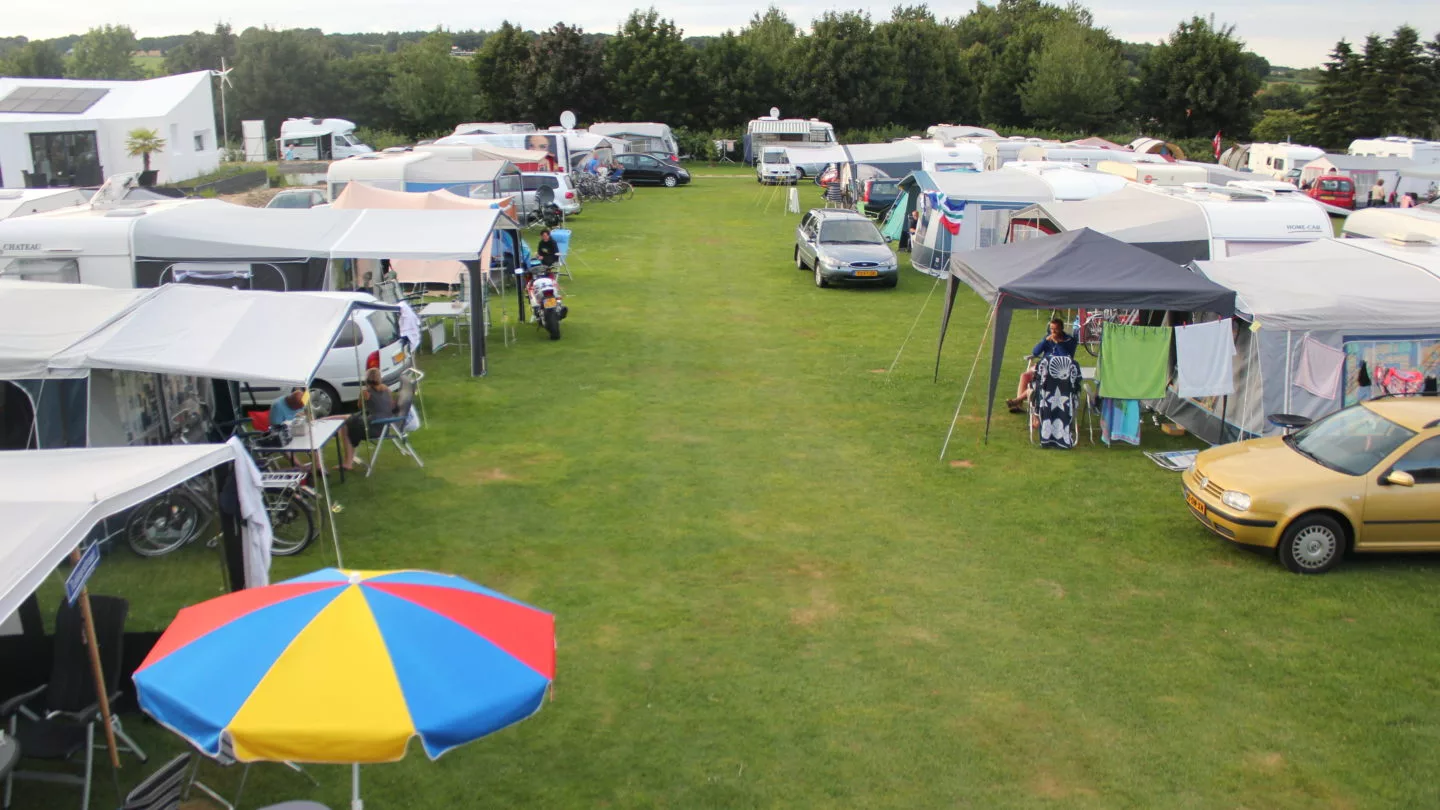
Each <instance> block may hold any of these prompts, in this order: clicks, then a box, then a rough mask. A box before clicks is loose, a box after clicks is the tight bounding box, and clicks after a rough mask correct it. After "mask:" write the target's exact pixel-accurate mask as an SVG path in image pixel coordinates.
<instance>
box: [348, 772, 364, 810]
mask: <svg viewBox="0 0 1440 810" xmlns="http://www.w3.org/2000/svg"><path fill="white" fill-rule="evenodd" d="M350 810H365V802H363V801H361V800H360V763H358V762H356V763H354V764H352V765H351V766H350Z"/></svg>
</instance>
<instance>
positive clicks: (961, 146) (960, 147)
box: [920, 141, 985, 174]
mask: <svg viewBox="0 0 1440 810" xmlns="http://www.w3.org/2000/svg"><path fill="white" fill-rule="evenodd" d="M920 170H921V171H926V172H931V173H934V174H944V173H946V172H979V171H984V170H985V152H984V151H983V150H981V148H980V147H979V146H977V145H976V144H973V143H967V142H960V143H942V142H939V141H931V142H929V143H927V142H925V141H920Z"/></svg>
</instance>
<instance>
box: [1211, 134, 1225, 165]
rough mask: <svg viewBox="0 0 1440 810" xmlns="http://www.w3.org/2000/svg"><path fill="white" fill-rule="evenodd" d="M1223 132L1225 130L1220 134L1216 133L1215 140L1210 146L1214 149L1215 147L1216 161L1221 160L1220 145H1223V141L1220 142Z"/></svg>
mask: <svg viewBox="0 0 1440 810" xmlns="http://www.w3.org/2000/svg"><path fill="white" fill-rule="evenodd" d="M1221 132H1224V130H1220V131H1219V132H1216V133H1215V140H1213V141H1211V142H1210V145H1211V146H1213V147H1215V159H1216V160H1219V159H1220V143H1221V141H1220V133H1221Z"/></svg>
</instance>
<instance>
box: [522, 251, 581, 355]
mask: <svg viewBox="0 0 1440 810" xmlns="http://www.w3.org/2000/svg"><path fill="white" fill-rule="evenodd" d="M531 273H532V278H531V280H530V283H529V284H528V285H526V287H525V292H526V294H527V295H528V296H529V298H530V311H531V312H533V313H534V314H535V322H536V323H537V324H539V325H540V326H542V327H544V328H545V331H546V332H548V333H550V339H551V340H559V339H560V322H561V321H563V320H565V316H566V315H568V314H569V312H570V310H569V308H568V307H566V306H565V298H564V296H563V295H562V294H561V292H560V283H559V282H558V281H556V280H555V273H554V272H553V271H551V270H549V269H548V268H545V267H536V268H534V269H532V270H531Z"/></svg>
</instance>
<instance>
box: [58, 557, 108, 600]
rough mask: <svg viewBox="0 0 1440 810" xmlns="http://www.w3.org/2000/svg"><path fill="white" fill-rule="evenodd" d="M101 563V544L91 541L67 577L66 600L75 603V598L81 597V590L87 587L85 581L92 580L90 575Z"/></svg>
mask: <svg viewBox="0 0 1440 810" xmlns="http://www.w3.org/2000/svg"><path fill="white" fill-rule="evenodd" d="M99 565H100V544H99V543H91V544H90V547H89V548H87V549H85V553H84V554H81V555H80V562H78V563H76V564H75V567H74V568H73V569H71V571H70V576H68V577H65V601H67V602H69V603H70V604H72V605H73V604H75V600H76V599H79V598H80V591H81V590H83V589H84V588H85V583H86V582H89V581H90V576H91V575H92V574H94V573H95V569H96V568H97V567H98V566H99Z"/></svg>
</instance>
